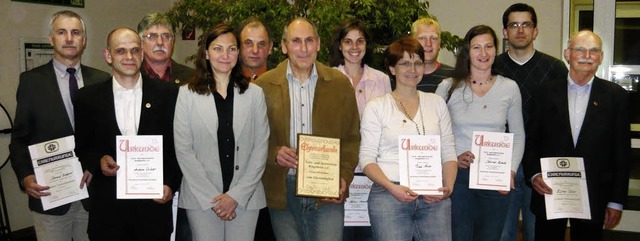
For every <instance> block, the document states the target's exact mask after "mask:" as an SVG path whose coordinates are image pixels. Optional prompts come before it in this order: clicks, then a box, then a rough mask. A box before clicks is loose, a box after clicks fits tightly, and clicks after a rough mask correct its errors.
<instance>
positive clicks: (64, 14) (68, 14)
mask: <svg viewBox="0 0 640 241" xmlns="http://www.w3.org/2000/svg"><path fill="white" fill-rule="evenodd" d="M59 17H65V18H76V19H78V20H80V23H81V24H82V36H84V37H87V27H86V26H85V25H84V20H82V17H80V15H78V14H77V13H75V12H73V11H69V10H62V11H59V12H56V13H54V14H53V16H51V20H50V21H49V26H51V30H50V31H49V34H51V31H53V22H55V21H56V19H58V18H59Z"/></svg>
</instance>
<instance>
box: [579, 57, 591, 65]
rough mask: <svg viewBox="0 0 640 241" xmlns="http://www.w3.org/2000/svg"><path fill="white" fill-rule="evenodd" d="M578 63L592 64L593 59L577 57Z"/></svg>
mask: <svg viewBox="0 0 640 241" xmlns="http://www.w3.org/2000/svg"><path fill="white" fill-rule="evenodd" d="M578 63H586V64H593V60H592V59H586V58H579V59H578Z"/></svg>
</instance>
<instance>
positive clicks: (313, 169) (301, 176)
mask: <svg viewBox="0 0 640 241" xmlns="http://www.w3.org/2000/svg"><path fill="white" fill-rule="evenodd" d="M296 175H297V178H296V195H298V196H307V197H318V198H339V197H340V139H338V138H329V137H320V136H313V135H305V134H298V170H297V171H296Z"/></svg>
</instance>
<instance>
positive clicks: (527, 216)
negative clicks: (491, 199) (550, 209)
mask: <svg viewBox="0 0 640 241" xmlns="http://www.w3.org/2000/svg"><path fill="white" fill-rule="evenodd" d="M514 181H515V185H516V189H515V190H512V191H511V194H510V195H511V201H510V203H509V211H507V220H506V221H505V223H504V229H503V230H502V238H501V239H500V240H501V241H517V240H518V220H519V218H520V211H522V235H523V240H524V241H534V233H535V227H536V216H535V215H533V213H532V212H531V188H530V187H529V186H527V185H526V184H525V180H524V173H523V172H522V165H520V167H519V168H518V173H517V174H516V178H515V180H514Z"/></svg>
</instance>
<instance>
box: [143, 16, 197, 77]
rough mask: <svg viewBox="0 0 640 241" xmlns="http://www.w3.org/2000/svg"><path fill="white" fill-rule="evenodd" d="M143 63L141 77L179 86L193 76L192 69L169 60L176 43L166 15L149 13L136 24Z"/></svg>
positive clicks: (171, 26)
mask: <svg viewBox="0 0 640 241" xmlns="http://www.w3.org/2000/svg"><path fill="white" fill-rule="evenodd" d="M138 33H139V34H140V38H141V39H142V50H143V51H144V61H143V62H142V69H141V70H140V72H142V75H143V76H145V77H147V78H151V79H159V80H163V81H165V82H171V83H174V84H175V85H177V86H180V85H182V84H184V83H186V82H187V81H189V79H190V78H191V77H192V76H193V69H192V68H189V67H187V66H184V65H181V64H178V63H177V62H176V61H174V60H173V59H171V55H172V54H173V46H174V44H175V42H176V36H175V32H174V30H173V25H171V22H170V21H169V18H167V16H166V15H163V14H161V13H149V14H147V15H145V16H144V18H142V21H140V23H139V24H138Z"/></svg>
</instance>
